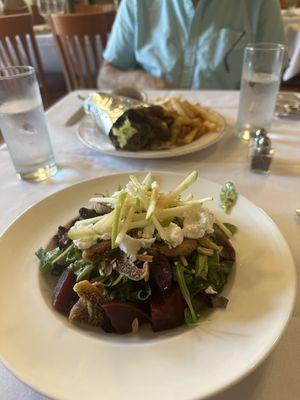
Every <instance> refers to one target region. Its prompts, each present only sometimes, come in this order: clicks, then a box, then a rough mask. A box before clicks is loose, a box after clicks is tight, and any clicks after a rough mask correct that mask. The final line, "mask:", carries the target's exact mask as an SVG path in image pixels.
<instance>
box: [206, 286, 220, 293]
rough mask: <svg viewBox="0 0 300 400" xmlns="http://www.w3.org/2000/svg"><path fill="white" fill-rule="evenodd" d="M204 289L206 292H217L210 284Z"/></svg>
mask: <svg viewBox="0 0 300 400" xmlns="http://www.w3.org/2000/svg"><path fill="white" fill-rule="evenodd" d="M204 291H205V293H207V294H218V292H216V291H215V289H214V288H213V287H212V286H211V285H210V286H208V287H207V288H206V289H205V290H204Z"/></svg>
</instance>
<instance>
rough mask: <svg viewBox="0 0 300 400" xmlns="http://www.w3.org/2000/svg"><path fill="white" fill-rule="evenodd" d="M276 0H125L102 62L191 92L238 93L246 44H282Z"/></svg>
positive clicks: (281, 30) (281, 29)
mask: <svg viewBox="0 0 300 400" xmlns="http://www.w3.org/2000/svg"><path fill="white" fill-rule="evenodd" d="M284 41H285V40H284V34H283V27H282V20H281V13H280V8H279V3H278V1H277V0H200V1H199V3H198V5H197V7H196V8H195V7H194V5H193V3H192V0H122V1H121V6H120V8H119V11H118V14H117V17H116V20H115V23H114V26H113V29H112V32H111V35H110V38H109V42H108V45H107V48H106V50H105V52H104V58H105V59H106V60H107V61H108V62H109V63H111V64H113V65H114V66H115V67H117V68H121V69H123V70H128V69H136V68H142V69H143V70H145V71H147V72H149V74H151V75H153V76H156V77H159V78H162V79H164V80H165V81H167V82H170V83H171V84H172V85H173V86H174V87H177V88H187V89H199V88H203V89H204V88H205V89H238V88H239V85H240V78H241V71H242V62H243V51H244V47H245V45H246V44H247V43H250V42H251V43H253V42H276V43H284Z"/></svg>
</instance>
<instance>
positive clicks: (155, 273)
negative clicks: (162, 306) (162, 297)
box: [149, 254, 172, 293]
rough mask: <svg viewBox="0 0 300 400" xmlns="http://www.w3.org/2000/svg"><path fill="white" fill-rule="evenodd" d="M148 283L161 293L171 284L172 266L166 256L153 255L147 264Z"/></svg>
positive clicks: (169, 287)
mask: <svg viewBox="0 0 300 400" xmlns="http://www.w3.org/2000/svg"><path fill="white" fill-rule="evenodd" d="M149 273H150V285H151V287H153V288H154V289H158V290H159V291H160V292H161V293H166V292H167V291H168V290H170V289H171V286H172V267H171V265H170V262H169V260H168V259H167V257H166V256H164V255H162V254H158V255H155V256H154V257H153V261H152V262H151V263H150V264H149Z"/></svg>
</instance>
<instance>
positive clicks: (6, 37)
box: [0, 14, 47, 92]
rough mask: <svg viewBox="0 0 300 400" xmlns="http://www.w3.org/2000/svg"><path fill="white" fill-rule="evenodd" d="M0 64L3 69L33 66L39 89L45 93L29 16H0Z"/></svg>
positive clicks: (38, 55)
mask: <svg viewBox="0 0 300 400" xmlns="http://www.w3.org/2000/svg"><path fill="white" fill-rule="evenodd" d="M0 64H2V66H4V67H9V66H18V65H31V66H35V68H36V73H37V76H38V80H39V83H40V87H41V89H43V90H44V92H47V85H46V78H45V73H44V70H43V66H42V63H41V59H40V54H39V50H38V47H37V44H36V40H35V36H34V32H33V23H32V15H31V14H17V15H7V16H0Z"/></svg>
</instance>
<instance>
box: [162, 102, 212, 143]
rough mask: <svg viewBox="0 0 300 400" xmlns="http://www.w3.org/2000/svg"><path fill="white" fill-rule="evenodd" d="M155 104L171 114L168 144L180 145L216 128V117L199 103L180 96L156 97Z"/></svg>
mask: <svg viewBox="0 0 300 400" xmlns="http://www.w3.org/2000/svg"><path fill="white" fill-rule="evenodd" d="M155 104H157V105H160V106H162V107H164V108H165V109H166V110H167V111H169V113H170V114H171V115H172V116H173V118H174V122H173V124H172V125H171V139H170V144H171V145H172V144H173V145H175V146H182V145H186V144H189V143H191V142H193V141H194V140H196V139H198V138H199V137H200V136H202V135H204V134H206V133H208V132H212V131H215V130H216V129H217V128H218V122H217V119H216V117H215V116H214V115H213V114H212V113H211V112H210V111H209V110H207V109H206V108H204V107H202V106H201V105H200V104H194V103H190V102H189V101H187V100H182V99H181V98H180V97H166V98H163V99H161V98H158V99H156V101H155Z"/></svg>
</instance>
